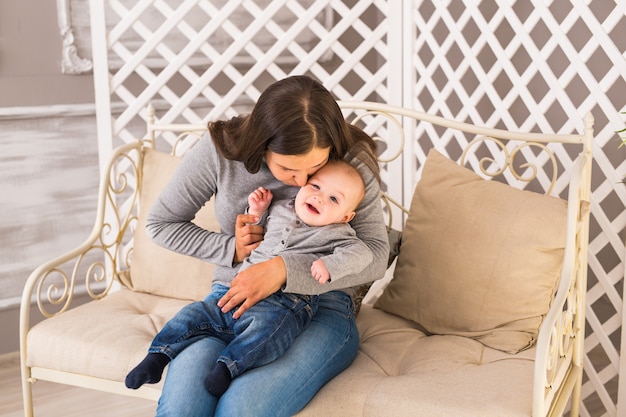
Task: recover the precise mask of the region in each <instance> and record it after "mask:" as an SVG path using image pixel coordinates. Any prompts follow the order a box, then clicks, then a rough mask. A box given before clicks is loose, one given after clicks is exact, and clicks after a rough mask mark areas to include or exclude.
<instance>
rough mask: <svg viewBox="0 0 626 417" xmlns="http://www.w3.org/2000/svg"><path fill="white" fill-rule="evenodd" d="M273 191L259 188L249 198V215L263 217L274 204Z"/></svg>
mask: <svg viewBox="0 0 626 417" xmlns="http://www.w3.org/2000/svg"><path fill="white" fill-rule="evenodd" d="M272 198H273V196H272V191H271V190H268V189H265V188H263V187H259V188H257V189H256V190H254V191H252V192H251V193H250V195H249V196H248V214H252V215H254V216H258V217H259V218H260V217H261V216H263V214H264V213H265V211H266V210H267V208H268V207H269V206H270V203H271V202H272Z"/></svg>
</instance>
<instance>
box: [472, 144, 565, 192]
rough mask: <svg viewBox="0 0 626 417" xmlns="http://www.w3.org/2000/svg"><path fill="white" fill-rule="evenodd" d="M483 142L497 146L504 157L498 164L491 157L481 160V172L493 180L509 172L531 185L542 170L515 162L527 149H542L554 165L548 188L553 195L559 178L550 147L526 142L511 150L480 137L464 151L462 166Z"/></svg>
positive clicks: (479, 162) (525, 163) (532, 163)
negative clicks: (471, 152) (472, 151)
mask: <svg viewBox="0 0 626 417" xmlns="http://www.w3.org/2000/svg"><path fill="white" fill-rule="evenodd" d="M483 142H488V143H492V144H494V145H495V146H497V147H498V149H499V151H500V152H501V153H502V156H503V157H502V161H501V162H498V161H496V159H495V158H493V157H489V156H486V157H483V158H480V159H479V161H478V167H479V169H480V172H481V173H482V174H483V175H485V176H488V177H491V178H494V177H497V176H499V175H502V174H503V173H504V172H506V171H508V172H510V173H511V174H512V175H513V177H514V178H515V179H517V180H519V181H522V182H526V183H529V182H531V181H533V180H535V179H536V178H537V176H538V173H539V172H540V169H539V168H538V167H537V164H536V163H534V162H529V161H527V162H524V163H521V164H519V165H516V164H515V161H516V159H517V156H518V154H522V153H523V152H524V149H525V148H533V147H534V148H538V149H540V151H541V152H545V155H547V158H548V159H549V160H550V162H551V164H552V177H551V178H550V185H549V186H548V187H546V194H548V195H550V194H551V193H552V191H553V190H554V186H555V185H556V180H557V177H558V165H557V161H556V157H555V155H554V152H553V151H552V150H551V149H550V148H549V147H548V146H546V145H545V144H543V143H536V142H524V143H520V144H518V145H516V146H515V147H513V148H512V149H509V147H507V145H505V144H504V143H503V142H502V141H500V140H498V139H496V138H492V137H486V136H480V137H477V138H475V139H474V140H472V141H471V142H470V143H469V144H468V145H467V147H466V148H465V149H464V150H463V154H462V155H461V161H460V163H461V165H463V166H464V165H465V163H466V162H467V159H468V157H469V154H470V152H469V151H470V149H472V148H473V147H475V146H476V145H477V144H479V143H483ZM492 154H495V152H492ZM541 171H543V170H541Z"/></svg>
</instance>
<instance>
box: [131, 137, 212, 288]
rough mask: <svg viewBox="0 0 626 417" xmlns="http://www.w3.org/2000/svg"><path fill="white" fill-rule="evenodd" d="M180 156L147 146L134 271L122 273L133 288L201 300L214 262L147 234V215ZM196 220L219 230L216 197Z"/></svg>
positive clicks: (207, 286) (132, 267)
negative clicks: (169, 246)
mask: <svg viewBox="0 0 626 417" xmlns="http://www.w3.org/2000/svg"><path fill="white" fill-rule="evenodd" d="M179 162H180V158H179V157H174V156H171V155H169V154H166V153H163V152H159V151H155V150H153V149H146V150H145V151H144V162H143V183H142V188H141V193H140V199H141V200H140V201H141V210H140V212H139V218H138V221H137V228H136V230H135V243H134V249H133V254H132V261H131V267H130V275H129V274H128V273H126V274H124V275H123V276H122V277H121V280H122V281H123V283H124V284H125V285H126V286H127V287H129V288H130V289H132V290H135V291H141V292H146V293H150V294H155V295H162V296H166V297H173V298H179V299H186V300H201V299H203V298H204V297H205V296H206V295H207V294H209V293H210V292H211V281H212V280H213V270H214V268H215V266H214V265H212V264H209V263H207V262H204V261H201V260H199V259H196V258H193V257H190V256H186V255H181V254H178V253H175V252H172V251H170V250H168V249H165V248H162V247H160V246H158V245H156V244H155V243H154V242H152V240H150V238H149V237H148V235H147V234H146V230H145V228H146V218H147V215H148V211H149V210H150V207H152V204H153V203H154V202H155V201H156V199H157V197H158V196H159V194H160V193H161V191H162V190H163V188H164V187H165V185H166V184H167V182H168V181H169V179H170V177H171V176H172V174H173V173H174V170H175V169H176V168H177V167H178V163H179ZM194 223H196V224H198V225H200V226H202V227H204V228H206V229H208V230H212V231H219V225H218V224H217V220H216V219H215V210H214V207H213V200H211V201H209V202H208V203H207V204H205V205H204V207H202V209H200V211H198V213H197V214H196V217H195V219H194Z"/></svg>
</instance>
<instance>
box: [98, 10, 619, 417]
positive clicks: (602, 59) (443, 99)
mask: <svg viewBox="0 0 626 417" xmlns="http://www.w3.org/2000/svg"><path fill="white" fill-rule="evenodd" d="M90 11H91V26H92V49H93V51H96V53H94V54H93V63H94V79H95V83H96V105H97V108H98V112H97V113H98V114H97V116H98V137H99V143H100V155H101V160H104V159H106V157H107V155H108V153H109V151H110V149H111V148H112V147H113V146H116V145H119V144H121V143H123V142H127V141H129V140H131V139H134V138H136V137H137V136H141V135H143V134H144V130H145V128H144V119H145V118H146V117H147V115H146V114H145V108H146V106H147V105H148V104H149V103H152V104H153V105H155V106H156V108H157V116H158V117H159V119H161V120H162V121H164V122H189V123H203V122H206V121H207V120H210V119H217V118H223V117H229V116H232V115H234V114H236V113H241V112H246V111H247V110H249V108H250V106H251V104H252V103H253V102H254V101H255V100H256V98H257V97H258V96H259V94H260V92H261V91H263V89H264V88H265V87H266V86H267V85H269V84H270V83H272V82H273V81H275V80H278V79H281V78H284V77H285V76H287V75H289V74H302V73H306V74H310V75H312V76H314V77H316V78H318V79H319V80H321V81H322V82H323V83H324V84H325V85H326V86H327V87H328V88H329V89H330V90H331V91H332V92H333V93H334V94H335V95H336V96H337V97H338V98H339V99H341V100H350V99H356V100H379V101H386V102H388V103H391V104H401V105H405V106H408V107H413V108H416V109H418V110H424V111H427V112H429V113H435V114H441V115H443V116H446V117H451V118H455V119H457V120H460V121H471V122H472V123H477V124H484V125H486V126H489V127H502V128H506V129H515V130H521V131H543V132H560V133H563V132H572V131H580V129H582V124H581V123H576V121H577V120H581V119H582V116H583V115H584V114H586V113H587V112H589V111H591V112H592V113H593V115H594V117H595V120H596V124H595V132H596V144H595V145H596V146H595V149H594V159H595V165H594V174H593V175H594V184H593V187H594V191H593V195H592V212H591V214H592V227H591V230H590V239H591V245H590V253H589V262H590V266H589V291H588V295H587V304H588V308H587V339H586V360H585V382H584V386H583V404H582V410H581V413H582V415H583V416H618V415H626V409H625V408H624V407H626V404H624V403H625V402H626V381H622V383H621V386H620V384H619V382H620V381H619V373H620V372H619V370H620V367H621V368H624V372H622V373H623V374H624V373H625V372H626V365H624V364H623V363H622V362H624V361H622V362H620V345H623V344H624V343H621V340H622V335H621V328H622V319H623V315H624V314H625V313H623V308H622V298H623V294H622V293H623V286H624V265H625V263H624V243H623V242H624V239H623V235H622V232H623V229H624V227H625V225H626V212H625V211H624V209H623V207H624V205H625V204H626V186H624V184H621V183H620V181H621V175H622V174H623V173H625V172H626V162H624V161H626V149H624V148H622V149H618V148H617V144H618V143H617V138H616V136H615V134H614V131H615V130H618V129H621V128H622V127H623V126H624V121H625V120H626V117H623V116H620V114H619V112H620V111H621V110H624V104H625V103H626V99H625V97H626V82H625V81H624V80H625V78H626V59H625V58H624V55H625V51H626V17H625V14H626V1H623V0H614V1H610V0H606V1H604V0H595V1H589V0H586V1H585V0H527V1H515V0H502V1H497V2H494V1H480V0H446V1H440V0H398V1H396V0H388V1H386V0H343V1H342V0H299V1H296V0H255V1H252V0H228V1H226V0H213V1H208V0H90ZM572 115H577V116H579V117H572ZM392 128H393V126H391V125H389V124H381V126H380V129H379V131H378V132H370V133H372V134H373V133H376V134H378V135H380V136H381V137H384V136H385V134H389V130H387V129H392ZM415 133H416V135H417V138H418V142H417V143H420V142H421V141H431V140H433V138H437V143H438V145H437V147H438V148H439V149H441V150H442V151H444V152H446V153H448V154H449V155H451V156H453V157H456V156H458V152H459V149H460V148H461V145H462V144H463V143H465V142H466V141H467V140H469V138H464V137H440V136H439V133H438V132H436V131H425V130H423V128H421V127H420V126H416V127H415ZM165 139H167V140H170V141H171V140H173V138H167V137H166V138H165ZM421 143H423V142H421ZM554 150H555V152H558V153H559V154H560V157H561V158H562V159H563V160H564V161H569V160H571V158H568V157H567V154H565V153H564V151H563V149H562V148H560V147H555V149H554ZM528 156H529V157H530V156H532V155H528ZM424 158H425V155H424V153H423V151H421V150H420V148H419V147H416V148H415V151H414V156H413V157H412V158H411V157H409V159H407V160H406V161H405V163H404V167H387V168H388V170H387V172H385V173H384V176H385V175H386V176H389V175H393V176H394V177H396V176H402V173H404V175H419V167H420V165H421V164H422V163H423V161H424ZM470 163H471V161H470ZM389 170H393V171H389ZM390 172H393V173H390ZM538 181H539V184H537V185H538V186H539V187H541V186H543V185H544V183H545V182H546V181H547V174H545V173H543V174H540V175H539V179H538ZM560 184H561V182H557V187H556V190H555V193H556V194H561V193H563V192H564V190H563V186H562V185H560ZM395 185H397V186H402V185H401V184H399V183H397V181H396V182H394V186H395ZM404 194H405V195H406V196H407V199H409V198H410V195H411V194H412V190H405V193H404ZM619 388H621V391H623V393H622V394H621V396H622V397H624V398H623V399H622V400H621V401H620V402H619V405H618V396H619V395H620V394H619V391H620V390H619ZM619 407H621V409H619ZM618 411H619V412H618Z"/></svg>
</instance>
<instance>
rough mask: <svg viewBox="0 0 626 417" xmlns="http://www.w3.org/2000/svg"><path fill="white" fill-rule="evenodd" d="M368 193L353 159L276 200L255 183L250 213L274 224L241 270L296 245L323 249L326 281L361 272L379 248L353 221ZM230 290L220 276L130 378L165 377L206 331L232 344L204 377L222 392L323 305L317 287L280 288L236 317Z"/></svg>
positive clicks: (134, 384)
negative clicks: (225, 306) (309, 291)
mask: <svg viewBox="0 0 626 417" xmlns="http://www.w3.org/2000/svg"><path fill="white" fill-rule="evenodd" d="M364 193H365V186H364V184H363V180H362V178H361V176H360V175H359V173H358V171H357V170H356V169H355V168H354V167H353V166H352V165H350V164H349V163H347V162H345V161H330V162H328V163H327V164H326V165H324V166H323V167H322V168H320V169H319V170H318V171H317V172H316V173H315V174H313V175H312V176H311V178H309V180H308V182H307V184H306V185H304V186H303V187H301V188H300V190H299V191H298V194H297V195H296V197H295V199H294V200H279V201H275V202H273V203H272V193H271V191H270V190H266V189H265V188H263V187H259V188H258V189H256V190H254V191H253V192H252V193H251V194H250V195H249V197H248V204H249V207H248V213H249V214H254V215H256V216H258V217H259V219H260V222H265V223H266V224H265V228H266V231H265V235H264V239H263V241H262V242H261V244H260V245H259V246H258V247H257V248H256V249H255V250H254V251H252V253H251V254H250V256H249V257H248V258H246V259H245V260H244V261H243V263H242V266H241V268H240V271H242V270H244V269H245V268H248V267H249V266H250V265H253V264H255V263H258V262H263V261H266V260H268V259H272V258H274V257H276V256H280V255H281V253H285V252H287V251H295V252H297V253H307V254H313V255H315V256H317V257H318V259H317V260H315V261H314V262H313V263H312V265H311V276H312V277H313V278H314V279H316V280H317V281H318V282H319V283H320V284H325V283H327V282H329V281H330V280H337V279H340V278H341V277H343V276H346V275H351V274H357V273H359V272H361V270H362V269H363V267H364V266H365V265H369V263H370V262H371V260H372V253H371V251H370V250H369V249H368V247H367V246H366V245H365V244H364V243H363V242H361V241H360V240H359V239H358V238H357V237H356V233H355V232H354V230H353V229H352V228H351V227H350V225H349V223H348V222H349V221H350V220H352V219H353V218H354V216H355V210H356V208H357V206H358V205H359V203H360V202H361V199H362V198H363V196H364ZM270 203H271V204H270ZM226 291H228V287H226V286H224V285H220V284H214V285H213V288H212V291H211V294H209V295H208V296H207V297H206V298H205V299H204V300H203V301H199V302H194V303H192V304H189V305H188V306H186V307H184V308H183V309H182V310H181V311H179V312H178V313H177V314H176V316H174V317H173V318H172V319H171V320H170V321H168V322H167V323H166V324H165V326H164V327H163V329H162V330H161V331H160V332H159V333H158V334H157V335H156V336H155V338H154V340H153V341H152V344H151V346H150V348H149V349H148V355H147V356H146V357H145V358H144V359H143V360H142V361H141V362H140V363H139V365H137V366H136V367H135V368H134V369H133V370H132V371H131V372H130V373H129V374H128V375H127V376H126V386H127V387H128V388H132V389H137V388H139V387H140V386H141V385H143V384H145V383H156V382H158V381H160V379H161V375H162V374H163V370H164V369H165V366H166V365H167V364H168V363H169V362H170V361H171V360H172V359H173V358H174V357H175V356H176V355H177V354H179V353H180V352H181V351H182V350H183V349H184V348H185V347H187V346H188V345H190V344H191V343H193V342H194V341H195V340H197V339H198V338H200V337H217V338H218V339H220V340H222V341H224V342H225V343H227V346H226V348H225V349H224V350H223V351H222V352H221V354H220V356H219V358H218V359H217V363H216V365H215V367H214V368H213V369H212V370H211V371H210V372H209V374H208V375H207V377H206V378H205V381H204V385H205V387H206V389H207V390H208V391H209V393H211V394H212V395H213V396H215V397H220V396H221V395H222V394H223V393H224V392H225V391H226V389H227V388H228V386H229V385H230V383H231V381H232V379H233V378H235V377H236V376H238V375H240V374H241V373H243V372H245V371H246V370H248V369H251V368H255V367H258V366H261V365H264V364H267V363H269V362H271V361H274V360H276V359H278V358H280V357H281V356H282V355H283V354H284V353H285V351H286V350H287V349H288V348H289V347H290V346H291V344H292V343H293V340H294V339H295V338H296V337H297V336H298V335H299V334H300V333H301V332H302V331H303V330H304V329H305V328H306V326H308V325H309V323H310V322H311V319H312V318H313V316H314V314H315V312H316V310H317V296H316V295H303V294H291V293H285V292H282V291H278V292H276V293H274V294H272V295H271V296H269V297H267V298H265V299H264V300H261V301H259V302H258V303H257V304H255V305H254V306H252V307H251V308H250V309H249V310H248V311H247V312H246V313H244V315H243V316H242V317H241V318H239V319H234V318H233V317H232V312H231V313H222V311H221V309H220V307H218V306H217V302H218V300H219V299H220V298H221V297H222V296H223V295H224V294H225V293H226Z"/></svg>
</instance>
